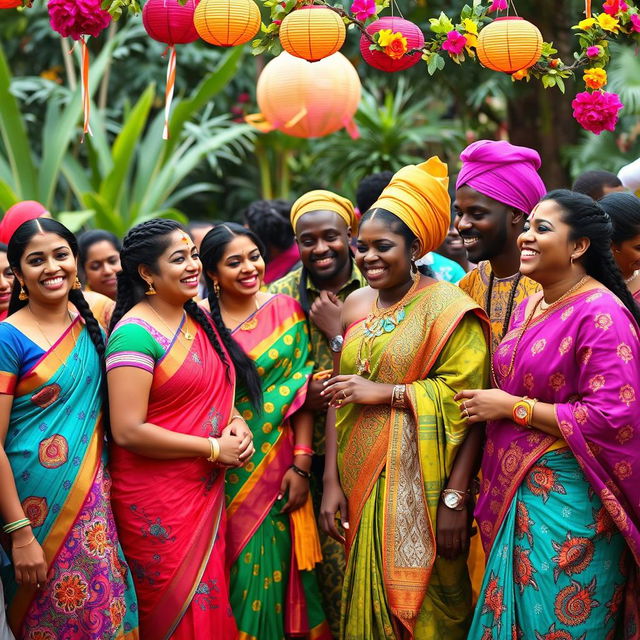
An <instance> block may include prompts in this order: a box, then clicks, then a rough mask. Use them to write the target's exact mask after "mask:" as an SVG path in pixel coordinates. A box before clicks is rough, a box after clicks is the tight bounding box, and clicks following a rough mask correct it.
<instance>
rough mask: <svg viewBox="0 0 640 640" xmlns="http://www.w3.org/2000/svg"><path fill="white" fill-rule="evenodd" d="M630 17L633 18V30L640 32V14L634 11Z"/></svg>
mask: <svg viewBox="0 0 640 640" xmlns="http://www.w3.org/2000/svg"><path fill="white" fill-rule="evenodd" d="M629 18H630V20H631V31H635V32H636V33H640V16H639V15H638V14H637V13H632V14H630V15H629Z"/></svg>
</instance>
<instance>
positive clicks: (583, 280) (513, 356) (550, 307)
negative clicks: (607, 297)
mask: <svg viewBox="0 0 640 640" xmlns="http://www.w3.org/2000/svg"><path fill="white" fill-rule="evenodd" d="M589 278H590V276H584V277H583V278H581V279H580V280H578V282H576V283H575V284H574V285H573V287H571V289H569V290H567V291H565V293H563V294H562V295H561V296H560V297H559V298H558V299H557V300H556V301H555V302H551V303H550V304H548V305H547V307H545V309H542V304H541V303H542V297H540V298H538V300H537V302H536V303H535V304H534V305H533V309H531V311H530V312H529V315H528V316H527V319H526V320H525V322H524V324H523V325H522V327H521V329H520V331H519V332H518V337H517V338H516V343H515V344H514V345H513V351H512V352H511V361H510V362H509V366H508V368H507V370H506V371H505V372H504V374H503V375H504V378H505V379H506V378H508V377H509V376H510V375H511V372H512V371H513V365H514V364H515V361H516V354H517V352H518V347H519V346H520V341H521V340H522V336H523V335H524V333H525V331H526V330H527V329H528V328H529V324H530V323H531V321H532V320H533V317H534V316H535V313H536V311H537V310H538V307H540V309H541V310H542V311H543V312H544V313H548V312H549V311H552V310H553V309H555V308H556V307H557V306H558V305H559V304H560V303H561V302H563V301H564V300H566V299H567V298H568V297H569V296H570V295H571V294H572V293H574V292H575V291H577V290H578V289H580V287H582V286H583V285H584V284H585V283H586V282H587V280H589ZM490 364H491V378H492V380H493V384H494V386H495V387H498V379H497V378H496V372H495V370H494V368H493V358H491V360H490Z"/></svg>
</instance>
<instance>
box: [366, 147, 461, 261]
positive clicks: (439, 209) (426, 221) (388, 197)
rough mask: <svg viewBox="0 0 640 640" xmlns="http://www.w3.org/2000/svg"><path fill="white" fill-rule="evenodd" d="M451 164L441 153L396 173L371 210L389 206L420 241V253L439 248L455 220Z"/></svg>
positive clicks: (389, 209) (388, 209)
mask: <svg viewBox="0 0 640 640" xmlns="http://www.w3.org/2000/svg"><path fill="white" fill-rule="evenodd" d="M448 186H449V177H448V175H447V165H446V164H445V163H444V162H442V160H440V158H438V157H437V156H433V157H431V158H429V159H428V160H427V161H426V162H423V163H422V164H418V165H415V164H410V165H409V166H407V167H403V168H402V169H400V171H398V173H396V174H395V175H394V176H393V178H391V182H390V183H389V184H388V185H387V187H386V188H385V189H384V191H383V192H382V193H381V194H380V198H378V200H377V202H375V203H374V204H373V205H372V206H371V209H376V208H380V209H386V210H387V211H390V212H391V213H393V214H395V215H396V216H398V218H400V220H402V222H404V223H405V224H406V225H407V226H408V227H409V229H411V231H413V233H414V234H415V235H416V237H417V238H418V240H419V241H420V255H421V256H422V255H424V254H425V253H428V252H429V251H433V250H434V249H435V248H437V247H439V246H440V245H441V244H442V243H443V242H444V239H445V238H446V236H447V231H448V230H449V223H450V221H451V198H450V196H449V191H448V190H447V187H448Z"/></svg>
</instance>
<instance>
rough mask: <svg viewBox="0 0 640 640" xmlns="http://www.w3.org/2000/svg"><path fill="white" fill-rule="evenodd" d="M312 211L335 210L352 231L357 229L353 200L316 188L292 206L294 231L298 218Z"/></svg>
mask: <svg viewBox="0 0 640 640" xmlns="http://www.w3.org/2000/svg"><path fill="white" fill-rule="evenodd" d="M311 211H333V212H334V213H337V214H338V215H339V216H340V217H341V218H342V219H343V220H344V221H345V223H346V225H347V227H351V231H353V232H354V233H355V232H356V231H357V227H358V221H357V219H356V214H355V211H354V209H353V205H352V204H351V201H350V200H347V199H346V198H343V197H342V196H339V195H338V194H337V193H333V192H332V191H325V190H324V189H315V190H314V191H309V192H308V193H305V194H304V195H303V196H300V197H299V198H298V199H297V200H296V201H295V202H294V203H293V206H292V207H291V226H292V227H293V230H294V231H295V230H296V224H297V223H298V220H300V218H301V217H302V216H303V215H304V214H305V213H309V212H311Z"/></svg>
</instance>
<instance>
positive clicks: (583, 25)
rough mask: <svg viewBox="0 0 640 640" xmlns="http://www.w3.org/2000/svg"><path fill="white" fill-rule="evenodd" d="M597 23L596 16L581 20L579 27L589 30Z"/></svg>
mask: <svg viewBox="0 0 640 640" xmlns="http://www.w3.org/2000/svg"><path fill="white" fill-rule="evenodd" d="M595 23H596V19H595V18H587V19H586V20H580V22H578V29H582V30H583V31H588V30H589V29H591V27H593V25H594V24H595Z"/></svg>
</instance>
